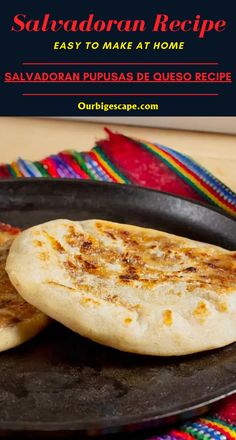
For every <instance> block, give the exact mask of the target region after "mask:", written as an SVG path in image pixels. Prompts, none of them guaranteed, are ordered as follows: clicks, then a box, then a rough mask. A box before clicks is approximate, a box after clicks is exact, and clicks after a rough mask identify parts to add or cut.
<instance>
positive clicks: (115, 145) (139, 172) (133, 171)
mask: <svg viewBox="0 0 236 440" xmlns="http://www.w3.org/2000/svg"><path fill="white" fill-rule="evenodd" d="M106 131H107V133H108V135H109V139H106V140H102V141H100V142H99V146H100V147H101V148H102V150H103V151H104V153H105V154H106V155H107V156H108V157H109V159H110V160H111V162H112V163H114V165H115V166H117V168H119V169H120V170H121V171H122V173H123V174H124V175H125V176H126V177H127V178H128V179H129V180H130V181H131V182H132V183H135V184H138V185H142V186H146V187H148V188H153V189H157V190H160V191H165V192H170V193H173V194H178V195H181V196H184V197H189V198H192V199H195V200H202V199H201V197H200V195H199V194H198V193H197V192H196V191H195V190H194V189H192V188H191V187H190V186H189V185H188V184H187V183H185V182H184V181H183V180H182V179H181V177H179V176H178V175H177V174H176V173H175V172H174V171H172V170H171V169H170V168H169V167H168V166H167V165H166V164H165V163H163V162H162V161H161V160H160V159H158V158H157V157H156V156H155V155H154V154H152V153H150V152H149V151H147V150H145V149H144V148H143V149H142V148H140V145H139V144H138V143H136V142H135V141H133V140H131V139H129V138H126V137H125V136H123V135H120V134H117V133H112V132H110V131H109V130H108V129H106Z"/></svg>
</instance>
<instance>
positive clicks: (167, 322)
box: [163, 310, 173, 326]
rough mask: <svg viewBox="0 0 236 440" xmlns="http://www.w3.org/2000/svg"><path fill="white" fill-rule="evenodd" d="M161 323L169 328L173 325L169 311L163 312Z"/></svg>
mask: <svg viewBox="0 0 236 440" xmlns="http://www.w3.org/2000/svg"><path fill="white" fill-rule="evenodd" d="M163 323H164V324H165V325H167V326H171V325H172V324H173V317H172V311H171V310H165V311H164V312H163Z"/></svg>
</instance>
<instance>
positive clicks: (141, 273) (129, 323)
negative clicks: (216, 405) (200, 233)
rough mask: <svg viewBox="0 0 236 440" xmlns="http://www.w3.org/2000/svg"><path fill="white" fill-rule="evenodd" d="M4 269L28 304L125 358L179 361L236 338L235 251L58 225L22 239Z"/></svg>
mask: <svg viewBox="0 0 236 440" xmlns="http://www.w3.org/2000/svg"><path fill="white" fill-rule="evenodd" d="M39 242H40V244H39ZM6 269H7V272H8V274H9V277H10V279H11V281H12V283H13V284H14V286H15V287H16V288H17V289H18V291H19V293H20V294H21V295H22V296H23V297H24V298H25V299H26V301H28V302H30V303H31V304H33V305H34V306H35V307H37V308H39V309H40V310H42V311H43V312H44V313H46V314H48V315H49V316H51V317H52V318H54V319H56V320H58V321H60V322H61V323H63V324H64V325H66V326H67V327H69V328H71V329H72V330H74V331H75V332H78V333H79V334H81V335H82V336H86V337H88V338H90V339H92V340H94V341H97V342H100V343H102V344H105V345H109V346H112V347H115V348H117V349H119V350H124V351H128V352H134V353H141V354H150V355H168V356H169V355H182V354H188V353H193V352H198V351H202V350H208V349H212V348H216V347H221V346H224V345H226V344H229V343H231V342H234V341H235V340H236V320H235V316H236V253H235V252H230V251H227V250H225V249H222V248H219V247H217V246H213V245H209V244H206V243H200V242H196V241H193V240H189V239H186V238H183V237H177V236H174V235H171V234H167V233H164V232H160V231H155V230H151V229H146V228H140V227H136V226H130V225H122V224H117V223H112V222H108V221H103V220H87V221H83V222H72V221H69V220H55V221H51V222H48V223H44V224H42V225H38V226H35V227H33V228H31V229H28V230H26V231H24V232H23V233H22V234H21V235H20V236H19V237H17V238H16V240H15V241H14V243H13V245H12V247H11V250H10V254H9V257H8V260H7V267H6Z"/></svg>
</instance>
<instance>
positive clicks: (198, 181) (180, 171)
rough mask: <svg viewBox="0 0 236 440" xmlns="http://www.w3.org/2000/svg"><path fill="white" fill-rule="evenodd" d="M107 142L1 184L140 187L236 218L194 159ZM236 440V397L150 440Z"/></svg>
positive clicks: (235, 199) (9, 172)
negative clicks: (63, 181)
mask: <svg viewBox="0 0 236 440" xmlns="http://www.w3.org/2000/svg"><path fill="white" fill-rule="evenodd" d="M106 131H107V133H108V135H109V136H108V139H105V140H102V141H100V142H98V143H97V145H96V146H95V147H94V148H92V149H91V150H90V151H86V152H82V153H80V152H78V151H76V150H65V151H62V152H60V153H58V154H56V155H51V156H49V157H47V158H45V159H42V160H40V161H35V162H31V161H28V160H25V159H18V160H17V161H15V162H12V163H11V164H2V165H0V178H7V177H54V178H60V177H67V178H76V179H93V180H103V181H106V182H117V183H121V184H137V185H141V186H146V187H148V188H153V189H157V190H161V191H165V192H170V193H173V194H178V195H181V196H184V197H189V198H191V199H194V200H200V201H205V202H208V203H210V204H211V205H213V206H216V207H218V208H221V209H223V210H225V211H226V212H227V213H229V214H231V215H236V194H235V193H234V192H233V191H231V190H230V189H229V188H228V187H226V186H225V185H224V184H223V183H222V182H220V181H219V180H218V179H217V178H216V177H214V176H213V175H212V174H211V173H209V172H208V171H207V170H206V169H204V168H203V167H202V166H200V165H199V164H198V163H196V162H195V161H193V160H192V159H191V158H189V157H187V156H185V155H183V154H181V153H179V152H177V151H175V150H173V149H171V148H169V147H164V146H163V145H160V144H154V143H150V142H146V141H140V140H137V139H130V138H128V137H126V136H123V135H120V134H116V133H112V132H110V131H109V130H106ZM150 439H152V440H192V439H197V440H227V439H229V440H232V439H235V440H236V395H235V396H233V397H230V398H228V399H225V400H223V402H222V404H221V407H220V408H219V409H218V412H217V414H210V415H208V416H207V417H201V418H197V419H195V420H191V421H189V422H187V423H185V424H184V425H182V426H180V427H177V428H175V429H171V430H169V431H168V432H165V433H163V434H162V435H161V436H160V435H159V436H152V437H150V438H149V440H150Z"/></svg>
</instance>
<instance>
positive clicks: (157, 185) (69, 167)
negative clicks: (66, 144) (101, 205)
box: [0, 130, 236, 215]
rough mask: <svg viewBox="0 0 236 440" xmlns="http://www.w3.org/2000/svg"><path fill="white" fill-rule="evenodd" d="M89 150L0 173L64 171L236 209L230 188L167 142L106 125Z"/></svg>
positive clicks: (18, 174) (23, 162)
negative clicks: (132, 135)
mask: <svg viewBox="0 0 236 440" xmlns="http://www.w3.org/2000/svg"><path fill="white" fill-rule="evenodd" d="M107 132H108V134H109V139H106V140H103V141H100V142H98V144H97V145H96V146H95V147H94V148H92V149H91V150H90V151H87V152H82V153H79V152H78V151H75V150H66V151H62V152H60V153H58V154H55V155H51V156H49V157H47V158H45V159H43V160H41V161H35V162H30V161H28V160H23V159H18V160H17V161H16V162H13V163H11V164H7V165H6V164H2V165H0V177H1V178H4V177H48V176H50V177H55V178H59V177H67V178H76V179H94V180H104V181H106V182H117V183H127V184H129V183H132V184H138V185H142V186H146V187H149V188H153V189H158V190H161V191H166V192H171V193H174V194H178V195H182V196H185V197H189V198H192V199H195V200H203V201H206V202H208V203H210V204H212V205H214V206H217V207H219V208H222V209H224V210H225V211H227V212H228V213H229V214H233V215H235V214H236V194H235V193H234V192H233V191H231V190H230V188H228V187H226V186H225V185H224V184H223V183H222V182H220V181H219V180H218V179H217V178H216V177H214V176H213V175H212V174H211V173H209V172H208V171H207V170H206V169H204V168H203V167H202V166H201V165H199V164H198V163H196V162H195V161H194V160H192V159H191V158H189V157H187V156H186V155H183V154H181V153H179V152H177V151H175V150H173V149H171V148H169V147H164V146H163V145H159V144H154V143H150V142H146V141H140V140H137V139H130V138H128V137H126V136H123V135H120V134H115V133H112V132H110V131H108V130H107Z"/></svg>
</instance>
